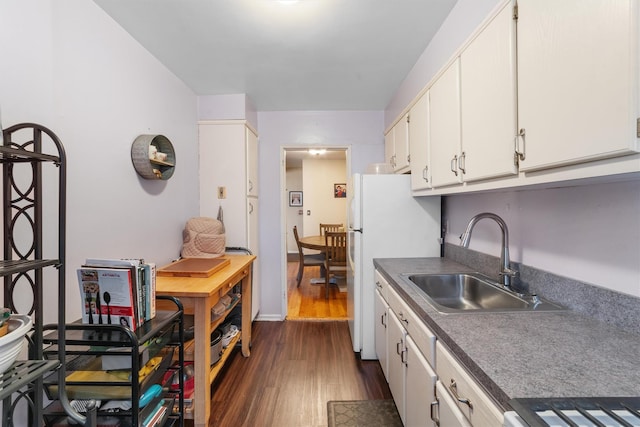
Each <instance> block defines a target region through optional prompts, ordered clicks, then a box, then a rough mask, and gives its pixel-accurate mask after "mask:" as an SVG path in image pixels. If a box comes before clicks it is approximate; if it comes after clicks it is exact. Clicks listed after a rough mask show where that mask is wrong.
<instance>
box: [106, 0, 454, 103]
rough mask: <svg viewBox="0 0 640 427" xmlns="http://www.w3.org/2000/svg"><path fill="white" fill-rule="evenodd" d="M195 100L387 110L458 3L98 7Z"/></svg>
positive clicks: (189, 0)
mask: <svg viewBox="0 0 640 427" xmlns="http://www.w3.org/2000/svg"><path fill="white" fill-rule="evenodd" d="M94 1H95V3H96V4H98V5H99V6H100V7H101V8H102V9H104V10H105V11H106V12H107V13H108V14H109V15H110V16H112V17H113V19H114V20H115V21H117V22H118V23H119V24H120V25H121V26H122V27H123V28H124V29H125V30H126V31H127V32H129V33H130V34H131V35H132V36H133V37H134V38H135V39H136V40H138V41H139V42H140V43H141V44H142V45H143V46H144V47H145V48H146V49H147V50H148V51H149V52H151V53H152V54H153V55H154V56H155V57H156V58H158V59H159V60H160V61H161V62H162V63H163V64H165V66H167V67H168V68H169V69H170V70H171V71H172V72H173V73H174V74H175V75H176V76H178V77H179V78H180V79H181V80H182V81H184V82H185V83H186V84H187V85H188V86H189V87H190V88H191V89H192V90H193V91H194V92H195V94H196V95H220V94H238V93H244V94H247V96H248V97H249V99H250V100H251V101H252V102H253V103H254V104H255V106H256V108H257V109H258V110H259V111H292V110H384V109H385V107H386V106H387V104H388V103H389V101H390V100H391V96H392V95H393V93H394V92H395V91H396V90H397V89H398V86H399V85H400V83H401V82H402V81H403V80H404V78H405V77H406V75H407V73H408V72H409V71H410V70H411V68H412V67H413V65H414V64H415V63H416V61H417V59H418V57H419V56H420V55H421V54H422V52H423V51H424V49H425V48H426V47H427V45H428V43H429V41H430V40H431V38H432V37H433V35H434V34H435V32H436V31H437V30H438V28H439V27H440V25H441V23H442V21H443V20H444V19H445V17H446V16H447V14H448V13H449V11H450V10H451V8H452V7H453V5H454V4H455V2H456V0H300V1H298V2H295V3H293V4H285V2H282V1H277V0H94Z"/></svg>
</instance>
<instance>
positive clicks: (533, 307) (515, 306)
mask: <svg viewBox="0 0 640 427" xmlns="http://www.w3.org/2000/svg"><path fill="white" fill-rule="evenodd" d="M402 277H403V279H404V280H405V282H406V283H408V284H409V285H411V286H412V287H414V289H416V290H417V291H418V292H419V293H420V295H421V296H422V297H424V299H425V300H426V301H427V302H428V303H429V304H431V306H432V307H433V308H435V309H436V310H438V311H439V312H441V313H478V312H510V311H548V310H564V308H563V307H561V306H559V305H556V304H553V303H551V302H549V301H546V300H543V299H542V298H538V297H537V296H535V295H523V294H518V293H516V292H513V291H510V290H507V289H504V288H502V287H501V285H499V284H497V283H495V282H493V281H492V280H491V279H489V278H488V277H485V276H483V275H481V274H479V273H453V274H404V275H402Z"/></svg>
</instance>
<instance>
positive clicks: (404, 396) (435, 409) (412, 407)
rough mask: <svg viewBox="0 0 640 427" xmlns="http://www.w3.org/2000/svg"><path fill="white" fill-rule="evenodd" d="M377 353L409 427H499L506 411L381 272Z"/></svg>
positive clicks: (377, 319) (377, 275) (377, 286)
mask: <svg viewBox="0 0 640 427" xmlns="http://www.w3.org/2000/svg"><path fill="white" fill-rule="evenodd" d="M375 277H376V291H375V313H376V333H375V337H376V353H377V355H378V359H379V360H380V364H381V366H382V370H383V372H384V373H385V377H386V378H387V382H388V383H389V389H390V390H391V395H392V396H393V399H394V401H395V403H396V407H397V408H398V412H399V413H400V418H401V419H402V423H403V424H404V426H406V427H416V426H430V427H434V426H440V427H456V426H463V427H471V426H476V427H494V426H495V427H500V426H502V425H503V422H504V414H503V413H502V411H501V410H500V409H499V407H498V406H497V404H496V403H495V402H494V401H493V399H492V398H491V397H490V396H489V395H488V394H487V393H486V392H485V391H484V389H483V388H482V387H481V386H480V385H479V384H478V383H477V382H476V381H475V380H474V379H473V377H472V376H471V375H470V374H468V373H467V371H466V369H465V368H464V367H463V366H462V365H461V364H460V363H459V362H458V361H457V360H456V359H455V357H454V356H453V355H452V354H451V352H450V351H449V350H448V349H447V348H446V347H445V345H444V344H443V343H442V342H440V341H437V340H436V337H435V335H434V334H433V332H432V331H431V330H430V329H429V328H428V327H427V325H426V324H425V322H424V321H423V320H422V319H421V318H420V317H419V316H418V315H417V314H416V313H415V312H414V311H413V310H412V309H411V308H409V305H408V304H407V303H406V302H405V301H404V299H403V298H402V297H401V296H400V294H399V293H398V292H396V291H395V290H394V289H393V288H392V287H391V286H390V285H389V283H388V282H387V281H386V280H385V279H384V278H383V277H382V275H381V274H380V273H379V272H378V271H376V272H375Z"/></svg>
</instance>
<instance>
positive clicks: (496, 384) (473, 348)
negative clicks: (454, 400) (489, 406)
mask: <svg viewBox="0 0 640 427" xmlns="http://www.w3.org/2000/svg"><path fill="white" fill-rule="evenodd" d="M374 264H375V266H376V268H377V269H378V270H379V271H380V272H381V273H382V274H383V276H384V277H385V278H386V279H387V280H388V281H389V284H390V285H391V286H392V287H393V288H394V289H395V290H396V291H398V293H399V294H400V295H401V296H402V297H403V298H404V299H405V301H406V302H407V303H408V304H409V305H410V307H411V308H412V309H413V310H414V311H415V312H416V313H417V314H418V315H419V316H421V317H422V319H423V320H424V321H425V323H426V324H427V325H428V326H429V328H430V329H431V330H432V331H433V332H434V333H435V334H436V336H437V339H438V340H441V341H442V342H443V343H444V344H446V345H447V347H448V348H449V349H450V350H451V351H452V352H453V354H454V355H455V356H456V357H457V358H458V360H459V361H460V362H461V363H462V364H463V365H464V366H465V367H466V368H467V370H468V371H469V373H471V375H472V376H474V377H475V379H476V380H477V381H478V382H479V383H480V384H481V385H482V386H483V387H484V388H485V390H486V391H487V392H488V393H489V394H490V395H491V396H493V398H494V399H495V400H496V402H497V403H498V404H500V405H501V406H502V407H503V409H504V410H510V406H509V405H508V403H507V402H508V401H509V400H510V399H512V398H524V397H537V398H538V397H570V396H573V397H587V396H640V336H638V335H635V334H632V333H629V332H624V331H622V330H620V329H617V328H616V327H614V326H611V325H608V324H605V323H602V322H599V321H597V320H594V319H591V318H588V317H585V316H583V315H580V314H577V313H576V312H573V311H562V312H515V313H478V314H470V313H463V314H441V313H439V312H437V311H436V310H435V309H433V308H432V307H431V305H429V303H427V302H426V301H425V300H424V299H422V298H421V297H420V296H419V294H417V291H415V290H414V289H413V288H412V287H411V286H410V285H408V284H406V283H405V282H404V280H403V279H402V278H401V274H404V273H447V272H469V271H473V269H471V268H470V267H467V266H464V265H462V264H458V263H456V262H454V261H451V260H449V259H446V258H385V259H375V260H374ZM557 302H560V303H562V301H557ZM436 364H437V361H436Z"/></svg>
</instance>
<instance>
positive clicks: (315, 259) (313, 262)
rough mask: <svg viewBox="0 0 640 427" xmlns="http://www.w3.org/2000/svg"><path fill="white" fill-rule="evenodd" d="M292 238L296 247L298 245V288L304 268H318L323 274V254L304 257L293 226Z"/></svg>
mask: <svg viewBox="0 0 640 427" xmlns="http://www.w3.org/2000/svg"><path fill="white" fill-rule="evenodd" d="M293 236H294V237H295V239H296V245H298V257H299V258H298V277H297V280H298V287H299V286H300V282H302V275H303V274H304V268H305V267H320V273H321V274H322V273H324V268H325V267H324V259H325V256H324V254H312V255H305V254H304V252H303V251H302V246H300V239H299V237H298V227H297V226H295V225H294V226H293Z"/></svg>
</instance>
